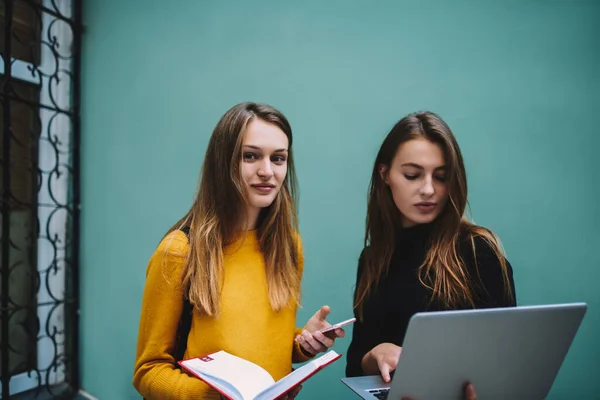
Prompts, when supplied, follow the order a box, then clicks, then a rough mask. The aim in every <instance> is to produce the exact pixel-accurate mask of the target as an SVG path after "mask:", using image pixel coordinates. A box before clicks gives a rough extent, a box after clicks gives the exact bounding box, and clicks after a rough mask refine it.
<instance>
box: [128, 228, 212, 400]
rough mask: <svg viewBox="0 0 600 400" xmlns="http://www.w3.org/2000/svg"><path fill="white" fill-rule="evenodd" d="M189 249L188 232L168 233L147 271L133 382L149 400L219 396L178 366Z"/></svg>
mask: <svg viewBox="0 0 600 400" xmlns="http://www.w3.org/2000/svg"><path fill="white" fill-rule="evenodd" d="M188 250H189V247H188V242H187V239H186V237H185V234H184V233H183V232H180V231H174V232H172V233H170V234H169V235H167V236H166V237H165V238H164V239H163V240H162V242H161V243H160V245H159V246H158V248H157V249H156V251H155V252H154V254H153V255H152V257H151V259H150V262H149V264H148V268H147V271H146V284H145V287H144V295H143V299H142V309H141V317H140V323H139V331H138V342H137V352H136V360H135V366H134V378H133V385H134V387H135V388H136V389H137V391H138V392H139V393H140V394H141V395H142V396H144V397H145V398H146V399H148V400H153V399H156V400H158V399H160V400H175V399H179V400H187V399H190V400H191V399H198V398H205V397H207V396H215V398H218V395H216V392H215V391H214V390H212V389H211V388H209V386H208V385H206V384H205V383H203V382H202V381H201V380H199V379H197V378H194V377H191V376H189V375H187V374H186V373H185V372H182V371H181V370H180V369H178V368H176V366H175V365H176V364H175V363H176V360H175V359H174V358H173V356H172V352H173V349H174V346H175V338H176V332H177V327H178V324H179V319H180V316H181V312H182V310H183V292H182V287H181V282H182V271H183V266H184V263H185V260H186V256H187V252H188Z"/></svg>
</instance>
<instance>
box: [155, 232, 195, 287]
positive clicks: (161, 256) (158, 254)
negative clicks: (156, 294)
mask: <svg viewBox="0 0 600 400" xmlns="http://www.w3.org/2000/svg"><path fill="white" fill-rule="evenodd" d="M189 248H190V245H189V242H188V239H187V236H186V234H185V233H183V232H182V231H180V230H174V231H172V232H169V233H168V234H167V235H165V236H164V237H163V238H162V239H161V241H160V243H159V244H158V246H157V247H156V249H155V250H154V253H153V254H152V256H151V258H150V261H149V263H148V268H147V270H146V276H147V278H148V279H166V280H169V281H170V280H171V278H174V277H180V275H181V273H182V272H183V269H184V267H185V264H186V262H187V256H188V253H189Z"/></svg>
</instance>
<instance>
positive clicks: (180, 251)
mask: <svg viewBox="0 0 600 400" xmlns="http://www.w3.org/2000/svg"><path fill="white" fill-rule="evenodd" d="M189 250H190V243H189V241H188V237H187V235H186V234H185V233H184V232H183V231H180V230H174V231H171V232H169V233H168V234H166V235H165V237H163V238H162V240H161V241H160V243H159V244H158V247H157V248H156V251H155V254H167V255H171V256H175V257H176V256H182V257H185V256H187V254H188V252H189Z"/></svg>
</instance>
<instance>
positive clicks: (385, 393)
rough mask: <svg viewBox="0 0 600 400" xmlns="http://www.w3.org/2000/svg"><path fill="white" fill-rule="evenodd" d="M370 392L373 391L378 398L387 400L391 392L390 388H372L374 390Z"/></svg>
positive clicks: (371, 391)
mask: <svg viewBox="0 0 600 400" xmlns="http://www.w3.org/2000/svg"><path fill="white" fill-rule="evenodd" d="M369 393H371V394H372V395H373V396H375V397H377V398H378V399H381V400H385V399H387V397H388V394H390V389H389V388H386V389H372V390H369Z"/></svg>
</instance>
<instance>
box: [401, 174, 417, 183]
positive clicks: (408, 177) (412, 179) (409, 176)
mask: <svg viewBox="0 0 600 400" xmlns="http://www.w3.org/2000/svg"><path fill="white" fill-rule="evenodd" d="M404 177H405V178H406V179H408V180H409V181H414V180H415V179H417V178H418V177H419V175H410V174H404Z"/></svg>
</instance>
